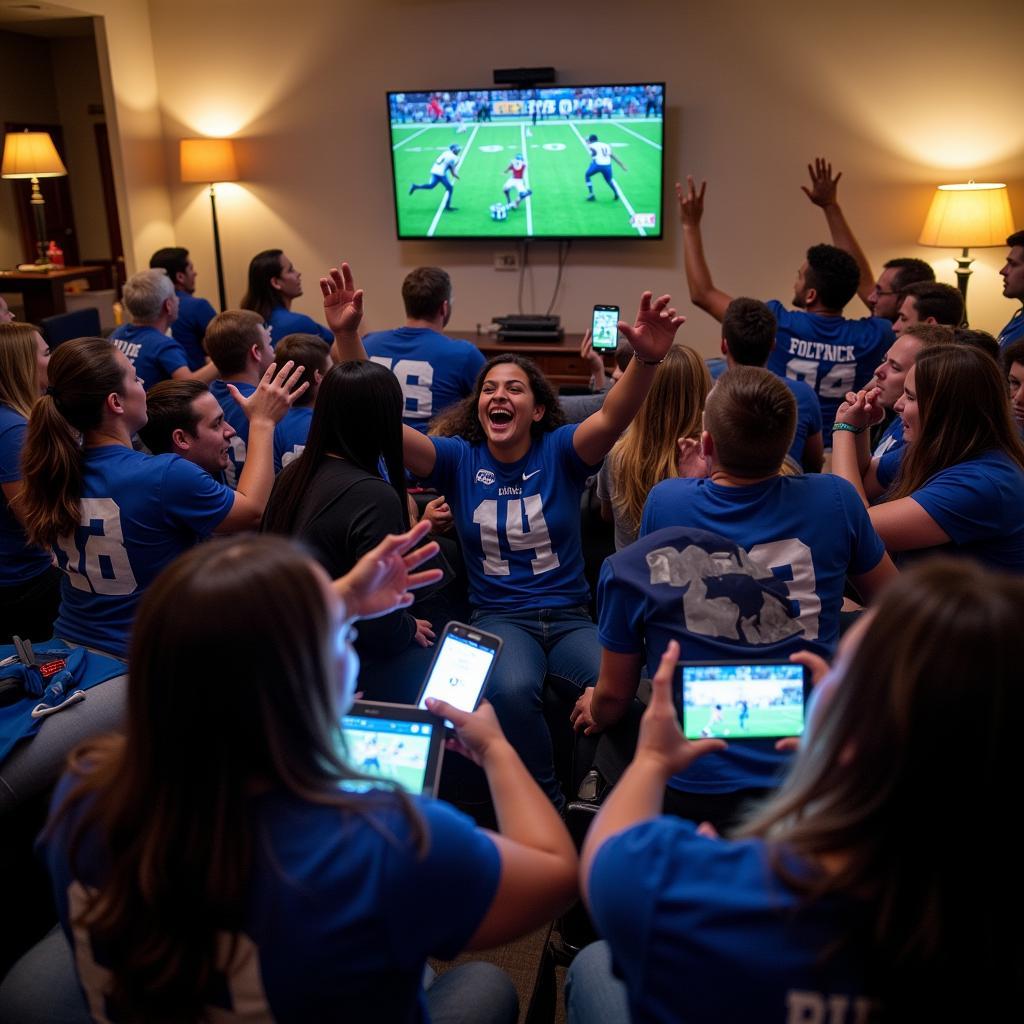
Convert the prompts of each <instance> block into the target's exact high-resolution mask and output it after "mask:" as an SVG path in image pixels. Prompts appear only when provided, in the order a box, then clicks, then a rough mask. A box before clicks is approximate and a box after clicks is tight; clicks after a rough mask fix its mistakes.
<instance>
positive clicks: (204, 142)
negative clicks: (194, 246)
mask: <svg viewBox="0 0 1024 1024" xmlns="http://www.w3.org/2000/svg"><path fill="white" fill-rule="evenodd" d="M181 180H182V181H183V182H199V181H201V182H205V183H206V184H208V185H209V186H210V213H211V214H212V215H213V252H214V257H215V258H216V261H217V292H218V295H219V297H220V308H221V310H222V311H223V310H224V309H225V308H226V307H227V300H226V298H225V297H224V262H223V260H222V258H221V254H220V228H219V227H218V226H217V196H216V191H215V189H214V186H215V185H216V183H217V182H218V181H238V165H237V163H236V162H235V144H234V143H233V142H232V141H231V139H182V140H181Z"/></svg>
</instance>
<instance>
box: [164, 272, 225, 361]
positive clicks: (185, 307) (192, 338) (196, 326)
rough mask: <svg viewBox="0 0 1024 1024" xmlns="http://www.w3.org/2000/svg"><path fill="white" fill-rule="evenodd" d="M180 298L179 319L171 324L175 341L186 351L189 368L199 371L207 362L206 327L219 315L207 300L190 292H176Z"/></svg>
mask: <svg viewBox="0 0 1024 1024" xmlns="http://www.w3.org/2000/svg"><path fill="white" fill-rule="evenodd" d="M175 295H177V296H178V319H177V320H175V321H174V323H173V324H171V334H172V335H173V336H174V340H175V341H177V342H178V344H179V345H181V347H182V348H183V349H184V350H185V356H186V358H187V359H188V368H189V369H190V370H198V369H199V368H200V367H202V366H203V364H204V363H205V362H206V349H204V348H203V336H204V335H205V334H206V325H207V324H208V323H209V322H210V321H211V320H212V319H213V318H214V317H215V316H216V315H217V312H216V310H215V309H214V308H213V306H211V305H210V303H209V302H207V301H206V299H197V298H196V297H195V296H194V295H190V294H189V293H188V292H182V291H175Z"/></svg>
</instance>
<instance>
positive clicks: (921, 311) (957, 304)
mask: <svg viewBox="0 0 1024 1024" xmlns="http://www.w3.org/2000/svg"><path fill="white" fill-rule="evenodd" d="M963 322H964V297H963V295H962V294H961V293H960V289H959V288H954V287H953V286H952V285H951V284H941V283H940V282H938V281H919V282H918V283H917V284H911V285H907V287H906V288H904V289H903V292H902V293H901V295H900V311H899V314H898V315H897V317H896V322H895V323H894V324H893V326H892V329H893V331H895V333H896V337H899V336H900V335H901V334H902V333H903V332H904V331H905V330H906V329H907V328H908V327H910V326H911V324H943V325H944V326H946V327H959V326H960V325H961V324H962V323H963ZM851 390H853V389H852V388H851Z"/></svg>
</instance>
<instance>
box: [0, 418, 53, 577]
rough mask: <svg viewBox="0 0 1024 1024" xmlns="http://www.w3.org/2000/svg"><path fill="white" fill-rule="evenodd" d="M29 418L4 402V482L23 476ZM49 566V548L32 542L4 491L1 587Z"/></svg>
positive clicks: (0, 464)
mask: <svg viewBox="0 0 1024 1024" xmlns="http://www.w3.org/2000/svg"><path fill="white" fill-rule="evenodd" d="M27 422H28V421H27V420H26V419H25V417H24V416H22V415H21V413H19V412H16V411H15V410H14V409H12V408H11V407H10V406H9V405H3V404H2V403H0V484H15V483H18V481H20V480H21V449H22V447H23V446H24V444H25V430H26V426H27ZM49 567H50V555H49V552H47V551H44V550H43V549H42V548H37V547H36V546H35V545H34V544H29V542H28V538H27V537H26V536H25V531H24V529H23V528H22V525H21V523H19V522H18V520H17V518H16V517H15V515H14V513H13V512H12V511H11V509H10V507H9V506H8V504H7V498H6V497H5V496H4V494H3V491H0V587H12V586H14V585H15V584H18V583H24V582H25V580H30V579H33V578H34V577H36V576H38V575H39V574H40V573H44V572H46V570H47V569H49Z"/></svg>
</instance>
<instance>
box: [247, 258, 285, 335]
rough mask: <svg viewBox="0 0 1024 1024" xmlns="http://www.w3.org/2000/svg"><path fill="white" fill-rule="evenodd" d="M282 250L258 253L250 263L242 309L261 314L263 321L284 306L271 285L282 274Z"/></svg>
mask: <svg viewBox="0 0 1024 1024" xmlns="http://www.w3.org/2000/svg"><path fill="white" fill-rule="evenodd" d="M283 255H284V252H283V250H281V249H264V250H263V251H262V252H258V253H256V255H255V256H253V258H252V259H251V260H250V261H249V280H248V285H247V287H246V290H245V295H243V296H242V302H241V306H242V309H251V310H253V311H254V312H256V313H259V315H260V317H261V318H262V319H263V320H267V319H269V317H270V314H271V313H272V312H273V311H274V310H275V309H276V308H277V307H278V306H280V305H282V301H281V296H280V294H278V291H277V289H276V288H275V287H274V286H273V284H272V283H271V282H272V281H273V279H274V278H275V277H279V276H280V274H281V257H282V256H283Z"/></svg>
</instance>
